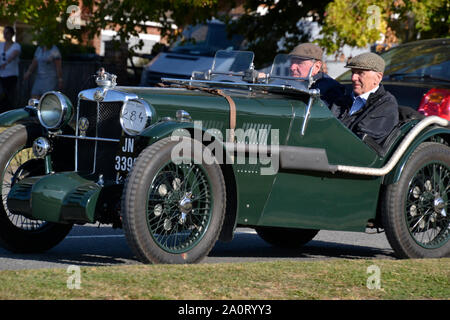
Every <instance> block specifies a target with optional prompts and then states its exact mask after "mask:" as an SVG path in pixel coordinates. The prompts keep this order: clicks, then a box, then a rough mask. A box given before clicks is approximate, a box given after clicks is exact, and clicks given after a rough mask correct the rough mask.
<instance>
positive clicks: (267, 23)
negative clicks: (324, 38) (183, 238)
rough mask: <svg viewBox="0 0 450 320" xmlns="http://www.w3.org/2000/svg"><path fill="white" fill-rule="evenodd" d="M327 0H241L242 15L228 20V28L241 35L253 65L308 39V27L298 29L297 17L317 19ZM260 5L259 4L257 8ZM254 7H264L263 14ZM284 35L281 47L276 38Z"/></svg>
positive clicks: (320, 17)
mask: <svg viewBox="0 0 450 320" xmlns="http://www.w3.org/2000/svg"><path fill="white" fill-rule="evenodd" d="M329 2H330V1H329V0H328V1H324V0H316V1H301V2H300V1H297V0H279V1H275V0H247V1H245V2H244V9H245V12H244V15H243V16H241V17H240V18H239V19H237V20H235V21H229V20H230V19H226V17H223V19H224V20H225V21H227V20H228V21H229V22H231V25H230V30H231V31H232V32H234V33H238V34H242V35H243V36H244V37H245V39H247V41H248V48H249V50H252V51H254V52H256V53H257V54H256V56H255V66H256V67H257V68H259V67H261V66H264V65H265V64H267V63H269V62H271V61H273V58H274V57H275V55H276V54H277V53H282V52H289V51H291V50H292V49H293V48H294V47H295V46H296V45H298V44H299V43H302V42H306V41H308V40H309V38H310V33H309V30H306V29H304V28H299V27H298V23H299V21H300V19H301V18H305V17H307V18H309V19H310V20H314V21H317V22H321V20H322V17H323V13H324V10H325V6H326V5H327V4H328V3H329ZM260 6H262V7H260ZM258 7H260V9H261V8H263V9H264V10H267V12H266V13H265V14H261V11H257V9H258ZM282 38H284V40H285V41H284V43H283V45H284V48H283V47H281V48H279V46H278V41H279V40H280V39H282Z"/></svg>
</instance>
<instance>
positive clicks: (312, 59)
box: [289, 43, 345, 107]
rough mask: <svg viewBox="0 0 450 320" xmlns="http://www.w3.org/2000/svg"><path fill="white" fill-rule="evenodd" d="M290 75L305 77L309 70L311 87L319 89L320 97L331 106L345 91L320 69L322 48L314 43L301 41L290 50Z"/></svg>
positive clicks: (321, 65)
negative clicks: (312, 81) (311, 79)
mask: <svg viewBox="0 0 450 320" xmlns="http://www.w3.org/2000/svg"><path fill="white" fill-rule="evenodd" d="M289 55H291V56H292V57H291V67H290V70H291V76H293V77H301V78H306V77H308V75H309V72H310V70H311V76H312V78H313V80H314V84H313V85H312V86H311V89H319V90H320V98H321V99H322V100H323V101H324V102H325V103H326V104H327V106H328V107H331V105H332V104H333V102H334V100H336V99H337V98H339V97H341V96H343V95H344V93H345V87H344V86H343V85H341V84H340V83H339V82H337V81H336V80H334V79H333V78H331V77H330V76H328V75H327V74H326V73H324V72H323V71H322V67H323V62H322V56H323V51H322V49H321V48H320V47H319V46H318V45H316V44H314V43H302V44H299V45H298V46H296V47H295V48H294V50H292V51H291V52H290V53H289Z"/></svg>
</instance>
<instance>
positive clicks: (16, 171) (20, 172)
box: [2, 148, 46, 231]
mask: <svg viewBox="0 0 450 320" xmlns="http://www.w3.org/2000/svg"><path fill="white" fill-rule="evenodd" d="M28 161H30V162H28ZM37 161H38V160H37V159H36V158H35V157H34V155H33V152H32V150H31V148H25V149H22V150H19V151H18V152H16V153H15V154H14V155H13V156H12V158H11V159H10V160H9V161H8V163H7V165H6V167H5V169H4V171H3V176H2V177H3V179H2V204H3V209H4V210H5V212H6V216H7V217H8V219H9V220H10V221H11V223H12V224H13V225H14V226H16V227H17V228H19V229H22V230H25V231H36V230H39V229H41V228H42V227H43V226H45V224H46V222H45V221H42V220H32V219H29V218H26V217H24V216H23V215H21V214H13V213H11V212H10V211H9V209H8V206H7V203H6V200H7V197H8V193H9V191H10V190H11V188H12V186H13V185H14V184H15V183H17V182H19V181H20V180H22V179H24V178H26V177H27V176H29V175H30V170H27V169H26V167H28V168H30V169H32V170H33V169H34V170H35V171H37V170H39V167H34V168H31V167H32V166H33V165H27V163H28V164H32V163H33V164H37ZM42 173H43V172H42Z"/></svg>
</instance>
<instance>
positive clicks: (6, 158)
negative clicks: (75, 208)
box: [0, 125, 72, 253]
mask: <svg viewBox="0 0 450 320" xmlns="http://www.w3.org/2000/svg"><path fill="white" fill-rule="evenodd" d="M39 134H40V130H39V127H36V126H34V125H27V126H26V125H16V126H13V127H11V128H9V129H7V130H5V131H4V132H2V133H1V134H0V168H1V177H2V183H1V195H2V205H1V206H0V245H1V246H2V247H3V248H5V249H7V250H10V251H12V252H20V253H36V252H43V251H45V250H48V249H50V248H52V247H54V246H55V245H57V244H58V243H60V242H61V241H62V240H63V239H64V238H65V237H66V235H67V234H68V233H69V232H70V230H71V229H72V224H60V223H54V222H47V221H42V220H36V219H29V218H28V217H25V216H23V215H21V214H20V213H18V212H15V213H13V212H11V210H9V208H8V202H7V198H8V194H9V192H10V190H11V188H12V187H13V186H14V184H16V183H18V182H19V181H21V180H23V179H25V178H28V177H32V176H40V175H44V174H45V164H44V160H43V159H36V158H35V157H34V156H33V153H32V150H31V148H30V147H29V146H30V145H31V142H32V141H33V140H34V139H35V138H36V136H38V135H39Z"/></svg>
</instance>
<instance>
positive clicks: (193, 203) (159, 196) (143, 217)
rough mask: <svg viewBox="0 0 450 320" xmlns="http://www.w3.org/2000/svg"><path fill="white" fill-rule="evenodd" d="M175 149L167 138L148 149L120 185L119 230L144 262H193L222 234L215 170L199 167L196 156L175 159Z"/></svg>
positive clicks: (221, 196)
mask: <svg viewBox="0 0 450 320" xmlns="http://www.w3.org/2000/svg"><path fill="white" fill-rule="evenodd" d="M190 143H193V141H192V140H190ZM196 143H198V142H196ZM176 144H177V142H174V141H171V140H170V138H167V139H163V140H161V141H159V142H157V143H155V144H153V145H151V146H149V147H147V148H146V149H145V150H144V151H143V152H142V153H141V155H140V156H139V158H138V159H137V160H136V163H135V165H134V166H133V169H132V171H131V172H130V174H129V176H128V178H127V181H126V183H125V187H124V193H123V199H122V210H121V215H122V222H123V227H124V231H125V235H126V238H127V241H128V244H129V245H130V247H131V249H132V250H133V251H134V253H135V254H136V256H137V257H138V259H139V260H141V261H143V262H152V263H194V262H198V261H199V260H201V259H202V258H203V257H205V256H206V255H207V254H208V253H209V251H210V250H211V249H212V247H213V246H214V244H215V242H216V240H217V239H218V237H219V234H220V231H221V228H222V224H223V220H224V216H225V203H226V196H225V182H224V178H223V175H222V172H221V169H220V167H219V165H218V164H216V163H213V164H205V163H203V161H202V158H201V155H197V154H195V152H192V153H185V154H182V156H181V157H180V158H174V157H173V156H172V150H173V148H174V147H175V146H176ZM201 148H202V146H200V150H202V149H201ZM192 150H195V148H193V149H192ZM199 156H200V157H199ZM181 160H182V162H180V161H181Z"/></svg>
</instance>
